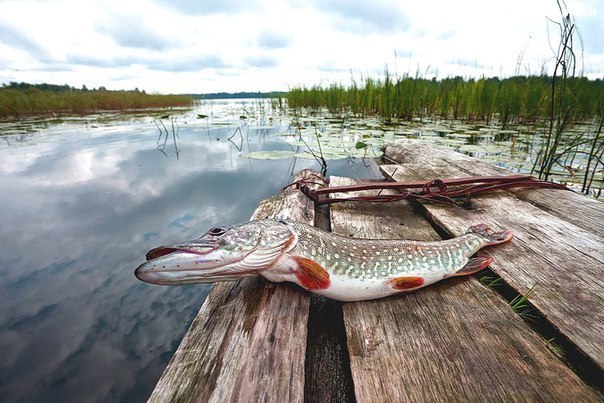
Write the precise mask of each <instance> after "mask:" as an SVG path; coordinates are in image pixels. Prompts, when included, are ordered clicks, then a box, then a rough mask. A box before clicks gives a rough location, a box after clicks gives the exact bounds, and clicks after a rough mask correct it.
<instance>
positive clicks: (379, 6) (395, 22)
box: [315, 0, 409, 34]
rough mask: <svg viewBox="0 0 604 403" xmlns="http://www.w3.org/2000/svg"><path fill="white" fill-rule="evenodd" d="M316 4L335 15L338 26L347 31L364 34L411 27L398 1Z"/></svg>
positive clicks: (335, 0) (340, 0)
mask: <svg viewBox="0 0 604 403" xmlns="http://www.w3.org/2000/svg"><path fill="white" fill-rule="evenodd" d="M315 5H316V7H317V9H319V10H320V11H325V12H327V13H329V14H330V15H331V16H333V17H334V24H335V26H336V27H338V28H339V29H343V30H346V31H352V32H356V33H359V34H363V33H364V32H367V31H377V32H394V31H405V30H406V29H408V27H409V21H408V18H407V16H406V15H405V13H404V12H403V10H402V9H401V8H400V6H399V2H397V1H387V0H375V1H372V2H366V1H357V2H350V1H346V0H326V1H317V2H315Z"/></svg>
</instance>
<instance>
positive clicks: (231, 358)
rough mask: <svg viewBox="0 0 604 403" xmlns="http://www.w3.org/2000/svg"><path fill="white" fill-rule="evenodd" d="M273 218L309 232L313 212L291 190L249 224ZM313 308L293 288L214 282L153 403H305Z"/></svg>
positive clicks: (253, 280) (248, 281)
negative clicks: (301, 224)
mask: <svg viewBox="0 0 604 403" xmlns="http://www.w3.org/2000/svg"><path fill="white" fill-rule="evenodd" d="M314 175H316V174H315V173H314V172H313V171H310V170H304V171H302V172H300V174H298V177H297V178H296V179H302V178H304V177H309V176H313V179H315V180H316V179H317V178H316V177H315V176H314ZM268 217H274V218H287V219H291V220H295V221H301V222H306V223H308V224H311V225H312V224H313V221H314V206H313V204H312V202H310V201H309V200H308V199H307V198H306V197H305V196H304V195H302V194H301V193H300V192H298V191H296V190H295V189H290V190H288V191H286V192H285V193H284V194H281V195H278V196H275V197H271V198H269V199H266V200H264V201H263V202H262V203H261V204H260V206H259V207H258V209H256V211H255V213H254V215H253V216H252V219H262V218H268ZM309 301H310V297H309V294H308V293H307V292H305V291H304V290H301V289H299V288H297V287H296V286H294V285H288V284H279V285H277V284H273V283H269V282H267V281H265V280H263V279H262V278H259V277H258V278H249V279H243V280H240V281H237V282H230V283H217V284H216V285H215V286H214V287H213V288H212V291H211V292H210V294H209V295H208V298H207V299H206V301H205V303H204V304H203V306H202V307H201V309H200V311H199V313H198V314H197V317H196V318H195V319H194V320H193V322H192V324H191V327H190V329H189V330H188V332H187V333H186V335H185V337H184V339H183V340H182V342H181V344H180V346H179V347H178V350H177V351H176V353H175V354H174V356H173V357H172V360H171V361H170V363H169V364H168V367H167V368H166V370H165V371H164V373H163V375H162V376H161V378H160V380H159V382H158V383H157V386H156V387H155V390H154V391H153V393H152V395H151V397H150V398H149V401H150V402H172V401H179V402H190V401H199V402H208V401H209V402H225V401H243V402H247V401H263V402H283V401H293V402H301V401H303V398H304V359H305V353H306V334H307V320H308V309H309Z"/></svg>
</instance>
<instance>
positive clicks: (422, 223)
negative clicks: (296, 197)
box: [331, 178, 599, 402]
mask: <svg viewBox="0 0 604 403" xmlns="http://www.w3.org/2000/svg"><path fill="white" fill-rule="evenodd" d="M352 183H354V181H352V180H350V179H345V178H332V179H331V184H332V185H333V186H340V185H347V184H352ZM334 197H336V196H334ZM331 218H332V222H331V223H332V229H333V231H334V232H335V233H339V234H341V235H346V236H354V237H359V238H388V239H417V240H438V239H440V238H439V237H438V236H437V235H436V232H435V231H434V230H433V229H432V227H431V225H430V224H429V223H428V222H427V221H426V220H424V219H423V218H422V217H421V216H419V215H418V214H416V213H414V211H413V209H412V207H411V206H410V205H409V204H407V203H406V202H396V203H384V204H369V203H363V204H361V203H355V204H353V203H342V204H337V205H332V207H331ZM343 312H344V320H345V325H346V333H347V337H348V347H349V354H350V364H351V371H352V376H353V380H354V387H355V392H356V398H357V400H358V401H360V402H407V401H410V402H423V401H430V402H432V401H436V402H443V401H599V396H598V395H597V394H596V393H595V392H593V391H592V390H591V389H590V388H588V387H587V386H585V385H584V384H583V383H582V382H581V380H580V379H579V378H578V377H577V376H576V375H575V374H574V373H573V372H572V371H570V370H569V369H568V368H567V367H565V366H564V365H563V364H562V363H561V362H560V361H559V360H558V359H557V358H556V357H554V356H553V354H551V353H550V352H549V351H548V350H547V348H546V347H545V342H544V341H543V340H541V339H540V338H539V337H538V336H537V335H535V334H534V333H533V332H532V331H531V330H530V328H528V327H527V326H526V324H525V323H524V322H523V321H522V320H521V319H520V318H519V317H518V316H517V315H516V314H515V313H514V312H513V311H512V310H511V309H510V307H509V306H508V304H507V303H506V301H504V300H503V299H502V298H500V297H499V296H498V295H497V294H496V293H494V292H493V291H492V290H490V289H488V288H486V287H484V286H483V285H482V284H480V283H479V282H478V281H476V280H475V279H473V278H457V279H451V280H447V281H444V282H441V283H438V284H436V285H433V286H430V287H427V288H424V289H421V290H418V291H415V292H411V293H406V294H401V295H399V296H396V297H391V298H387V299H383V300H375V301H365V302H355V303H345V304H343Z"/></svg>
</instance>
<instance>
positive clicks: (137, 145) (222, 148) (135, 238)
mask: <svg viewBox="0 0 604 403" xmlns="http://www.w3.org/2000/svg"><path fill="white" fill-rule="evenodd" d="M205 107H206V108H208V107H209V106H208V105H205ZM210 107H211V108H212V111H211V113H213V114H214V115H215V116H222V118H224V119H226V118H227V117H228V116H230V115H232V114H233V111H232V110H230V111H227V112H224V105H222V106H221V105H211V106H210ZM228 107H229V108H233V106H232V104H228ZM235 111H236V110H235ZM198 113H199V112H198ZM201 113H205V112H201ZM194 116H195V114H194V113H191V114H189V115H187V116H186V117H183V118H181V120H180V125H179V128H180V130H179V136H180V139H179V140H178V148H179V153H178V158H177V155H176V152H175V149H174V148H171V147H172V143H171V142H172V138H170V139H169V140H168V142H167V143H166V147H165V149H164V153H162V152H159V151H158V150H157V149H156V148H157V140H158V130H157V128H156V127H155V125H154V124H153V121H152V119H150V118H132V119H130V120H126V121H117V122H110V123H104V124H98V123H95V122H90V121H86V122H83V123H77V124H74V123H63V124H56V125H51V126H49V127H47V128H43V129H39V131H38V132H35V133H29V134H26V133H14V134H10V135H4V136H1V137H0V138H1V139H2V141H0V206H2V209H1V210H0V223H1V225H0V245H1V247H0V248H1V253H0V276H1V278H2V282H0V306H1V307H2V308H1V309H0V356H1V357H2V360H0V401H3V402H12V401H28V402H36V401H39V402H41V401H44V402H49V401H61V402H70V401H73V402H79V401H143V400H145V399H146V398H147V397H148V395H149V394H150V392H151V390H152V388H153V386H154V385H155V383H156V381H157V379H158V378H159V376H160V374H161V372H162V371H163V369H164V367H165V365H166V364H167V362H168V360H169V359H170V357H171V355H172V353H173V351H174V350H175V349H176V347H177V346H178V344H179V342H180V340H181V338H182V336H183V334H184V332H185V331H186V329H187V327H188V325H189V323H190V321H191V320H192V319H193V317H194V316H195V314H196V313H197V310H198V308H199V306H201V304H202V302H203V300H204V299H205V296H206V295H207V293H208V291H209V289H210V286H209V285H193V286H183V287H162V286H151V285H148V284H144V283H141V282H139V281H138V280H137V279H136V278H135V277H134V275H133V270H134V268H135V267H137V266H138V264H140V263H141V262H142V261H143V260H144V256H145V253H146V252H147V250H149V249H151V248H153V247H155V246H158V245H161V244H164V243H170V242H174V241H179V240H184V239H192V238H195V237H197V236H199V235H201V233H203V232H204V231H205V230H206V229H207V228H209V227H211V226H213V225H216V224H231V223H236V222H240V221H245V220H247V219H248V218H249V216H250V215H251V214H252V212H253V210H254V209H255V207H256V205H257V204H258V202H259V201H260V200H261V199H262V198H264V197H267V196H269V195H272V194H275V193H276V192H278V190H279V189H280V188H281V187H282V186H283V185H285V184H287V183H289V182H290V181H291V172H292V171H293V170H292V166H291V165H292V162H291V160H270V161H262V160H251V159H247V158H242V157H241V156H240V152H239V150H238V148H241V147H243V149H244V151H258V150H275V149H289V148H288V147H289V146H288V145H287V144H285V143H284V142H282V141H280V140H279V139H278V138H275V137H274V136H271V134H274V133H276V132H278V131H279V130H283V129H284V127H283V126H281V125H280V124H282V122H276V123H277V125H276V126H275V127H274V128H267V126H265V125H260V123H264V122H255V123H248V124H247V126H248V129H249V130H244V131H242V136H240V137H241V138H236V137H234V138H233V139H232V140H233V142H234V143H235V145H234V144H233V143H231V142H229V141H228V140H227V139H228V137H230V136H231V135H232V134H233V132H234V129H235V128H236V127H237V126H234V125H233V124H231V125H225V126H219V127H211V124H208V123H207V122H203V121H202V120H195V119H194ZM236 116H237V117H238V116H239V115H236ZM217 119H218V118H217ZM231 123H232V122H231ZM235 123H237V122H235ZM255 125H256V126H258V125H260V127H255ZM362 165H363V164H362V163H359V164H357V166H356V167H355V168H353V169H352V170H349V168H348V167H347V164H346V163H344V162H335V161H334V162H333V163H330V167H332V173H337V172H338V171H343V170H346V172H347V173H348V174H349V175H353V176H364V175H367V174H368V172H367V171H366V170H365V169H364V168H363V166H362ZM304 167H314V168H317V166H316V163H315V162H314V161H311V160H298V161H297V163H296V166H295V171H297V170H298V169H301V168H304Z"/></svg>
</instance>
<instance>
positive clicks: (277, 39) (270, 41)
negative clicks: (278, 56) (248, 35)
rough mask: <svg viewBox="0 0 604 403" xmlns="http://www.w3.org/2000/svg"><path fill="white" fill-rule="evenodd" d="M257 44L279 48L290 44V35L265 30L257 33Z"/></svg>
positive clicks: (268, 47)
mask: <svg viewBox="0 0 604 403" xmlns="http://www.w3.org/2000/svg"><path fill="white" fill-rule="evenodd" d="M257 41H258V45H259V46H261V47H263V48H266V49H279V48H284V47H287V46H289V44H291V42H292V39H291V37H289V36H287V35H284V34H282V33H279V32H275V31H269V30H265V31H262V32H260V33H259V34H258V38H257Z"/></svg>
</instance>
